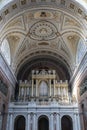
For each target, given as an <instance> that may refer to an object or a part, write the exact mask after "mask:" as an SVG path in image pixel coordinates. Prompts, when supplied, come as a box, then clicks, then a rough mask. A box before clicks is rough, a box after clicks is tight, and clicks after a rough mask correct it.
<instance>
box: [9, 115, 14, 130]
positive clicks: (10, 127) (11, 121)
mask: <svg viewBox="0 0 87 130" xmlns="http://www.w3.org/2000/svg"><path fill="white" fill-rule="evenodd" d="M9 130H13V115H12V114H10V123H9Z"/></svg>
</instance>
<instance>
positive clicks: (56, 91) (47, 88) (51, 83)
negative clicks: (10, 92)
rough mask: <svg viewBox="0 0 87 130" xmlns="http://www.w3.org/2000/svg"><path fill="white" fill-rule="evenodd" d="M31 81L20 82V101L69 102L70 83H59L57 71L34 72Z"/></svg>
mask: <svg viewBox="0 0 87 130" xmlns="http://www.w3.org/2000/svg"><path fill="white" fill-rule="evenodd" d="M31 75H32V76H31V80H30V81H27V80H25V81H24V82H23V81H20V83H19V96H18V100H19V101H31V100H32V99H33V100H34V101H49V100H51V101H53V100H55V101H58V102H63V103H64V102H65V103H68V102H69V98H70V97H69V93H68V81H67V80H66V81H64V82H63V81H62V80H60V81H57V79H56V71H55V70H48V71H46V70H44V69H43V70H41V71H39V70H32V74H31Z"/></svg>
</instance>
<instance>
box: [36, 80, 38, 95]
mask: <svg viewBox="0 0 87 130" xmlns="http://www.w3.org/2000/svg"><path fill="white" fill-rule="evenodd" d="M37 91H38V80H36V97H37V96H38V94H37Z"/></svg>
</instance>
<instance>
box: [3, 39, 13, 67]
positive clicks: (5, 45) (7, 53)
mask: <svg viewBox="0 0 87 130" xmlns="http://www.w3.org/2000/svg"><path fill="white" fill-rule="evenodd" d="M1 51H2V53H3V55H4V57H5V58H6V60H7V62H8V64H9V65H10V63H11V56H10V47H9V43H8V41H7V39H5V40H4V41H3V42H2V44H1Z"/></svg>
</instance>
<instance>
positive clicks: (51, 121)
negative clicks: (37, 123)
mask: <svg viewBox="0 0 87 130" xmlns="http://www.w3.org/2000/svg"><path fill="white" fill-rule="evenodd" d="M50 130H54V129H53V113H51V117H50Z"/></svg>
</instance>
